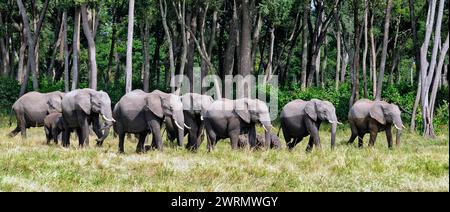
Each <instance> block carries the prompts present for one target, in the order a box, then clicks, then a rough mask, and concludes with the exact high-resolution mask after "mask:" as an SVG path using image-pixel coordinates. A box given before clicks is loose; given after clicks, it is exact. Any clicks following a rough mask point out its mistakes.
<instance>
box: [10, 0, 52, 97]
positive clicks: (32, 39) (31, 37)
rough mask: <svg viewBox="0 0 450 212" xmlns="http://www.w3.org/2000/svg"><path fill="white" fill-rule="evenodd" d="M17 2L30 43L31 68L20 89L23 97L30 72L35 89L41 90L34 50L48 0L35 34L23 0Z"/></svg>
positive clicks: (29, 58)
mask: <svg viewBox="0 0 450 212" xmlns="http://www.w3.org/2000/svg"><path fill="white" fill-rule="evenodd" d="M16 2H17V5H18V7H19V12H20V15H21V16H22V22H23V26H24V30H25V35H26V39H27V43H28V66H29V68H27V69H26V70H27V71H26V73H25V74H24V79H23V82H22V86H21V88H20V94H19V96H22V95H23V94H25V91H26V88H27V83H28V77H29V75H30V72H31V74H32V79H33V89H34V90H36V91H37V90H39V86H38V77H37V70H36V52H35V51H34V50H35V47H36V42H37V40H38V39H39V35H40V32H41V27H42V23H43V22H44V18H45V14H46V13H47V8H48V0H46V1H45V3H44V7H43V9H42V11H41V14H40V15H39V20H38V22H37V25H36V28H35V31H34V33H32V32H31V27H30V21H29V19H28V16H27V11H26V9H25V6H24V4H23V2H22V0H16Z"/></svg>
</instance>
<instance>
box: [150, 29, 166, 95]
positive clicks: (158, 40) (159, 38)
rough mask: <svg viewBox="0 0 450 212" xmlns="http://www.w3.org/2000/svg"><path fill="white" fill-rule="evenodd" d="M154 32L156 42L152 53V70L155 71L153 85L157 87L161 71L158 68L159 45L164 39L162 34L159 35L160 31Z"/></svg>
mask: <svg viewBox="0 0 450 212" xmlns="http://www.w3.org/2000/svg"><path fill="white" fill-rule="evenodd" d="M155 34H156V44H155V49H154V53H153V69H152V70H153V71H154V72H155V73H156V85H155V86H154V87H156V88H158V86H159V84H160V82H161V81H160V75H161V71H160V68H159V60H160V49H161V45H162V42H163V40H164V36H162V35H161V33H160V31H159V30H157V32H156V33H155Z"/></svg>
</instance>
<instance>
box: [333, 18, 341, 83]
mask: <svg viewBox="0 0 450 212" xmlns="http://www.w3.org/2000/svg"><path fill="white" fill-rule="evenodd" d="M334 19H335V30H336V32H335V35H336V76H335V85H334V86H335V88H336V90H337V89H338V88H339V75H340V73H341V70H340V68H341V28H340V25H339V19H340V18H339V12H338V11H337V10H335V11H334Z"/></svg>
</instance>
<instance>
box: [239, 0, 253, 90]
mask: <svg viewBox="0 0 450 212" xmlns="http://www.w3.org/2000/svg"><path fill="white" fill-rule="evenodd" d="M241 13H242V14H241V15H242V16H241V31H240V42H239V45H240V53H239V58H240V61H239V74H240V75H242V76H243V77H246V76H247V75H249V74H250V71H251V70H252V61H251V59H252V58H251V57H252V55H251V54H252V46H251V44H252V40H251V39H252V38H251V36H252V18H251V8H250V0H242V1H241ZM243 84H244V85H243V87H242V88H238V89H237V90H238V94H237V97H249V96H250V94H249V91H250V88H249V85H248V84H247V83H243Z"/></svg>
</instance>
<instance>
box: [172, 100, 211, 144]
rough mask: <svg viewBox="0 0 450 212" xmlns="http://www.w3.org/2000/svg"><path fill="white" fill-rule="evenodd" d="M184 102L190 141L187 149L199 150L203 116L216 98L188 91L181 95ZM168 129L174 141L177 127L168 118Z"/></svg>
mask: <svg viewBox="0 0 450 212" xmlns="http://www.w3.org/2000/svg"><path fill="white" fill-rule="evenodd" d="M181 102H182V103H183V115H184V123H185V129H184V130H185V131H184V132H185V134H188V143H187V144H186V149H189V150H193V151H195V150H197V149H198V148H199V146H200V145H201V141H202V140H201V135H202V131H203V128H204V121H203V117H204V116H205V114H206V110H207V109H208V107H209V106H210V105H211V104H212V103H213V102H214V99H213V98H212V97H211V96H208V95H201V94H197V93H187V94H184V95H183V96H181ZM165 123H166V131H167V136H168V138H169V140H171V141H173V140H174V139H175V138H176V135H177V134H178V128H176V127H175V126H174V125H173V124H172V123H171V122H170V121H168V120H166V121H165Z"/></svg>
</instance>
